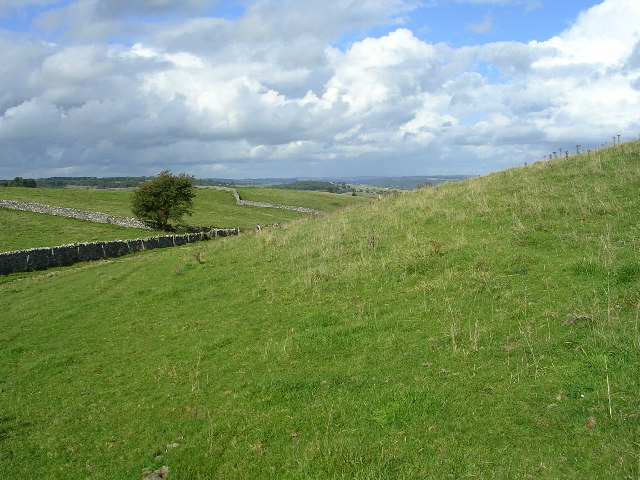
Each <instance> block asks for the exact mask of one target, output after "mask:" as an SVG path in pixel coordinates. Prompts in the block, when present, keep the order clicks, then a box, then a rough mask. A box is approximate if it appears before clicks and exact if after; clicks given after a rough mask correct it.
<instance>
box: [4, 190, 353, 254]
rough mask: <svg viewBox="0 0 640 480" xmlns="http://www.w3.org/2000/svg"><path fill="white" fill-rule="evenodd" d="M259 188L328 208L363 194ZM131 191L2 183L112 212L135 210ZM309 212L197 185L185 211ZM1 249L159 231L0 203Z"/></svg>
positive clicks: (236, 215)
mask: <svg viewBox="0 0 640 480" xmlns="http://www.w3.org/2000/svg"><path fill="white" fill-rule="evenodd" d="M256 190H259V189H246V191H244V190H243V192H242V194H243V196H244V195H246V199H247V200H255V201H269V202H272V203H283V204H292V205H297V204H296V203H288V202H297V201H299V202H300V205H299V206H308V207H310V208H315V209H318V210H323V211H333V210H336V209H338V208H342V207H344V206H347V205H354V204H358V203H362V200H363V199H361V198H355V197H342V196H338V195H331V194H328V193H327V194H323V193H320V194H318V193H317V192H299V191H293V190H292V191H286V190H274V191H273V192H272V193H269V194H268V195H266V196H265V195H260V194H259V193H260V192H255V191H256ZM130 196H131V192H129V191H102V190H79V189H55V188H2V189H0V198H3V199H6V200H20V201H25V202H36V203H44V204H48V205H56V206H60V207H68V208H77V209H80V210H90V211H98V212H104V213H109V214H111V215H119V216H125V217H126V216H129V217H130V216H132V214H131V208H130V205H131V201H130ZM306 216H307V214H304V213H299V212H293V211H287V210H279V209H273V208H260V207H249V206H238V205H236V203H235V198H234V197H233V195H232V194H230V193H229V192H224V191H218V190H210V189H197V190H196V198H195V200H194V212H193V215H191V216H190V217H184V221H185V223H190V224H194V225H205V226H213V227H217V228H234V227H240V228H242V229H249V228H253V227H255V226H256V225H262V226H264V225H273V224H275V223H282V222H287V221H291V220H295V219H298V218H304V217H306ZM0 226H1V227H2V232H4V233H1V234H0V251H9V250H14V249H21V248H33V247H47V246H53V245H61V244H63V243H73V242H85V241H93V240H114V239H122V238H124V239H127V238H136V237H140V236H142V237H147V236H149V235H152V234H153V232H149V231H143V230H137V229H128V228H119V227H115V226H112V225H100V224H94V223H91V222H83V221H80V220H72V219H64V218H61V217H57V218H56V217H51V216H49V215H39V214H35V213H32V214H30V213H25V212H17V211H12V210H7V209H0Z"/></svg>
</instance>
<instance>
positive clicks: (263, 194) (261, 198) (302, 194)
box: [236, 187, 369, 212]
mask: <svg viewBox="0 0 640 480" xmlns="http://www.w3.org/2000/svg"><path fill="white" fill-rule="evenodd" d="M236 190H238V193H239V194H240V197H241V198H242V199H243V200H251V201H254V202H269V203H280V204H282V205H295V206H298V207H307V208H314V209H316V210H321V211H323V212H330V211H332V210H335V209H337V208H342V207H346V206H348V205H358V204H363V203H367V202H368V201H369V200H367V199H365V198H362V197H354V196H351V195H336V194H335V193H328V192H313V191H309V190H283V189H276V188H260V187H251V188H246V187H243V188H237V189H236Z"/></svg>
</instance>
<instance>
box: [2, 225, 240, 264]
mask: <svg viewBox="0 0 640 480" xmlns="http://www.w3.org/2000/svg"><path fill="white" fill-rule="evenodd" d="M238 233H239V230H238V229H237V228H225V229H217V228H214V229H211V230H209V231H207V232H198V233H187V234H184V235H163V236H158V237H147V238H136V239H133V240H113V241H108V242H89V243H73V244H70V245H60V246H57V247H45V248H30V249H28V250H16V251H13V252H4V253H0V274H1V275H7V274H9V273H15V272H30V271H33V270H44V269H46V268H50V267H62V266H65V265H72V264H74V263H77V262H86V261H89V260H102V259H105V258H112V257H119V256H121V255H126V254H129V253H135V252H140V251H142V250H152V249H154V248H164V247H172V246H174V245H184V244H186V243H194V242H199V241H202V240H209V239H211V238H215V237H226V236H229V235H237V234H238Z"/></svg>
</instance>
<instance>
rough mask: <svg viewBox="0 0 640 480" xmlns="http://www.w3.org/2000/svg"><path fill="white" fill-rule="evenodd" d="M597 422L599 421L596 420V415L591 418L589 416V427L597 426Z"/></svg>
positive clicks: (587, 422)
mask: <svg viewBox="0 0 640 480" xmlns="http://www.w3.org/2000/svg"><path fill="white" fill-rule="evenodd" d="M596 423H597V422H596V419H595V417H589V418H587V421H586V424H587V427H589V428H593V427H595V426H596Z"/></svg>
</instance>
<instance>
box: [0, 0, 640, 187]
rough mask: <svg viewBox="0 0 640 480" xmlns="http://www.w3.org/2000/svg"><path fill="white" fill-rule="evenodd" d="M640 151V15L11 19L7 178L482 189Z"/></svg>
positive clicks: (24, 14) (130, 1)
mask: <svg viewBox="0 0 640 480" xmlns="http://www.w3.org/2000/svg"><path fill="white" fill-rule="evenodd" d="M618 134H620V135H621V138H622V139H623V140H625V139H626V140H629V139H632V138H635V137H638V136H639V135H640V0H235V1H233V0H229V1H227V0H146V1H143V0H76V1H73V0H65V1H60V0H0V178H13V177H15V176H22V177H35V178H37V177H47V176H116V175H155V174H157V173H158V172H159V171H161V170H163V169H170V170H172V171H174V172H176V173H178V172H188V173H190V174H193V175H195V176H196V177H199V178H242V177H276V176H277V177H293V176H354V175H394V176H396V175H429V174H483V173H487V172H490V171H495V170H500V169H503V168H506V167H508V166H512V165H517V164H521V163H524V162H532V161H535V160H539V159H542V158H543V156H544V155H548V154H549V153H551V152H553V151H558V150H559V149H561V148H562V149H563V150H571V151H575V145H576V144H581V145H582V146H583V148H589V147H594V146H600V145H602V143H604V142H607V141H609V142H611V141H612V136H613V135H618Z"/></svg>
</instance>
